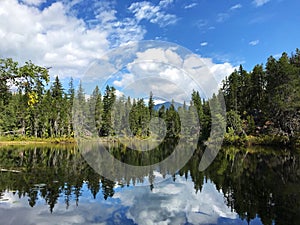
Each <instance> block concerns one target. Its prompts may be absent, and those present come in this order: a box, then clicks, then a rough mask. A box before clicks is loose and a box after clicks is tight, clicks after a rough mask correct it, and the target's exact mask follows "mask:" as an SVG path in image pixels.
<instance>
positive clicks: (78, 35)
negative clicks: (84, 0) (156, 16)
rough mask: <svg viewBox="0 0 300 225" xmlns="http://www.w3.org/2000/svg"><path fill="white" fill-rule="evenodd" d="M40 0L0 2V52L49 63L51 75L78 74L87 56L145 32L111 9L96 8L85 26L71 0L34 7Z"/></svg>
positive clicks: (18, 59) (97, 55)
mask: <svg viewBox="0 0 300 225" xmlns="http://www.w3.org/2000/svg"><path fill="white" fill-rule="evenodd" d="M42 2H43V1H38V0H26V4H22V3H20V2H18V1H17V0H2V1H0V38H1V42H0V55H1V57H12V58H14V59H15V60H17V61H20V62H24V61H28V60H32V61H33V62H34V63H36V64H39V65H42V66H47V67H52V69H51V70H50V73H51V74H52V75H57V74H58V75H59V76H61V77H62V76H73V77H79V76H81V75H82V74H83V73H84V72H85V70H86V69H87V67H88V65H89V64H90V63H91V61H92V60H94V59H97V58H100V56H102V55H103V54H104V53H105V52H106V51H107V50H108V49H110V48H111V47H113V46H114V45H119V44H121V43H126V42H129V41H134V40H136V41H137V40H141V39H142V38H143V36H144V34H145V30H144V29H143V28H141V27H140V26H139V25H138V24H137V22H136V21H135V20H134V19H130V18H124V19H122V20H118V19H117V18H116V16H115V14H116V11H115V10H114V9H112V8H107V7H106V8H105V11H101V10H100V12H99V13H98V14H97V15H96V16H95V20H97V25H96V26H89V24H87V23H86V22H85V21H84V20H82V19H80V18H78V17H76V16H75V13H73V11H74V9H72V8H71V7H72V4H71V3H68V4H64V3H63V2H54V3H52V4H51V5H49V6H48V7H46V8H43V9H39V8H37V6H38V5H39V4H40V3H42ZM75 3H78V1H77V2H76V1H75ZM75 3H74V4H73V5H75Z"/></svg>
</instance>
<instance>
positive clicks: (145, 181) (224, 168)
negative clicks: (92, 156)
mask: <svg viewBox="0 0 300 225" xmlns="http://www.w3.org/2000/svg"><path fill="white" fill-rule="evenodd" d="M172 148H173V146H172V144H166V145H163V146H161V147H160V148H159V149H157V151H155V152H152V153H149V152H140V151H134V150H131V151H130V150H128V149H126V148H124V146H123V147H121V146H119V145H117V144H113V145H110V146H109V147H108V152H109V153H110V154H112V155H114V157H115V158H116V159H119V160H121V161H122V162H126V163H130V164H131V165H134V166H139V165H141V164H143V165H150V164H153V163H155V162H158V161H160V160H162V159H163V158H165V157H167V156H168V155H169V154H170V152H172ZM184 151H185V150H182V154H184ZM202 154H203V151H202V150H201V149H200V148H199V149H196V150H195V152H194V153H193V156H192V157H191V158H190V160H189V161H188V162H187V163H186V164H185V165H184V166H183V167H182V168H181V169H180V170H177V171H176V172H175V173H173V172H170V171H172V169H169V168H166V167H165V168H163V167H153V168H152V167H151V170H148V171H147V170H143V169H141V170H140V173H138V174H130V173H124V174H123V173H120V174H119V176H115V177H114V178H115V180H114V181H111V180H109V179H107V178H105V177H103V176H102V175H100V174H99V173H97V172H96V171H95V170H94V168H93V167H91V166H90V165H89V164H88V162H87V161H86V158H85V157H83V155H82V154H81V152H80V151H79V150H78V148H77V147H76V146H68V145H39V146H31V145H24V146H2V147H0V169H1V172H0V224H3V225H9V224H12V225H19V224H20V225H27V224H28V225H29V224H30V225H32V224H38V225H41V224H87V225H88V224H253V225H258V224H263V225H267V224H285V225H286V224H291V225H292V224H295V225H296V224H297V225H299V224H300V156H299V154H297V153H294V152H292V151H289V150H283V149H271V148H254V147H251V148H246V149H243V148H236V147H226V148H223V149H221V150H220V151H219V153H218V155H217V157H216V158H215V160H214V161H213V162H212V164H211V165H210V166H209V167H208V168H207V169H206V170H204V171H203V172H200V171H199V169H198V167H199V163H200V160H201V156H202ZM179 157H181V156H179ZM112 167H113V165H112ZM106 169H109V168H106Z"/></svg>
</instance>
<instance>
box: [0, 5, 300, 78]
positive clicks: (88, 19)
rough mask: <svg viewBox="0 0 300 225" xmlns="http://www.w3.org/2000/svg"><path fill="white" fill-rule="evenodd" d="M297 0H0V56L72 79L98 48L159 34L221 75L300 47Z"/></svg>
mask: <svg viewBox="0 0 300 225" xmlns="http://www.w3.org/2000/svg"><path fill="white" fill-rule="evenodd" d="M299 8H300V2H299V1H298V0H249V1H245V0H217V1H216V0H160V1H159V0H156V1H129V0H122V1H121V0H117V1H107V0H101V1H98V0H73V1H67V0H61V1H54V0H1V1H0V38H1V42H0V57H12V58H14V59H15V60H18V61H20V62H24V61H27V60H32V61H33V62H34V63H36V64H39V65H43V66H51V67H52V69H51V71H50V74H51V76H52V77H54V76H55V75H59V76H60V77H61V79H62V80H64V79H66V80H67V79H69V77H70V76H73V77H75V78H80V77H81V76H82V74H83V73H84V72H85V71H86V69H87V67H88V65H89V64H90V63H91V62H92V61H93V60H95V59H99V57H101V56H102V55H103V54H105V52H107V51H109V50H110V49H113V48H116V47H118V46H120V45H123V44H125V43H128V42H131V41H141V40H162V41H168V42H172V43H176V44H178V45H180V46H183V47H185V48H187V49H189V50H190V51H192V52H193V53H195V54H197V55H199V57H201V58H205V59H208V60H211V62H212V63H211V64H210V66H212V67H214V68H217V69H215V70H216V71H218V72H217V74H214V75H215V76H216V77H217V78H218V79H217V80H221V79H222V78H224V77H225V76H226V75H228V74H229V73H230V72H231V71H232V70H233V69H234V68H235V67H236V66H238V65H239V64H243V66H244V67H245V68H246V69H247V70H251V69H252V68H253V66H254V65H255V64H261V63H265V62H266V59H267V57H269V56H270V55H273V56H275V57H278V56H279V55H280V54H281V53H282V52H283V51H286V52H287V53H289V54H290V53H291V52H292V51H295V49H296V48H297V47H298V48H299V47H300V41H299V40H300V39H299V36H300V30H299V27H300V13H299Z"/></svg>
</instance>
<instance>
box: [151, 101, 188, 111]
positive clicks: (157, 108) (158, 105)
mask: <svg viewBox="0 0 300 225" xmlns="http://www.w3.org/2000/svg"><path fill="white" fill-rule="evenodd" d="M171 104H172V103H171V102H164V103H159V104H156V105H155V106H154V110H156V111H157V110H159V109H160V108H161V107H162V106H163V105H164V106H165V109H168V108H170V106H171ZM182 106H183V104H181V103H179V102H174V107H175V109H176V110H177V109H178V108H179V107H182Z"/></svg>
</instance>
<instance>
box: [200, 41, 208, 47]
mask: <svg viewBox="0 0 300 225" xmlns="http://www.w3.org/2000/svg"><path fill="white" fill-rule="evenodd" d="M200 45H201V46H202V47H204V46H206V45H208V42H206V41H205V42H201V43H200Z"/></svg>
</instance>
